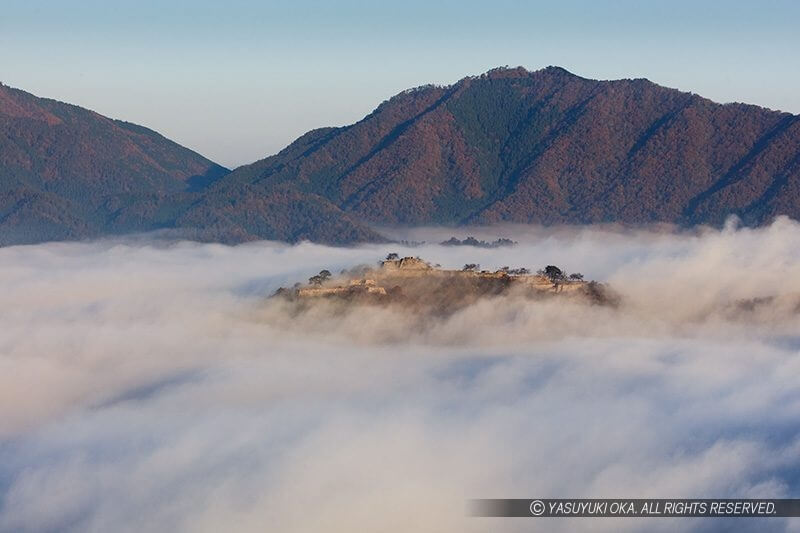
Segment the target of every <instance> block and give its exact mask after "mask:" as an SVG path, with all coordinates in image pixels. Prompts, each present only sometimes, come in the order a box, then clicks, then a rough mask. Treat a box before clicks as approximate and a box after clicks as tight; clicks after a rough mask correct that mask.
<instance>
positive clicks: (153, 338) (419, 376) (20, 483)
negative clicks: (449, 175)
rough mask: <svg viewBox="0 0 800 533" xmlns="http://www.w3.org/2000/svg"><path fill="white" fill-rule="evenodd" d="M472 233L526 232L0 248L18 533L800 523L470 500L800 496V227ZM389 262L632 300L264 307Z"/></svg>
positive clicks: (6, 512) (6, 507)
mask: <svg viewBox="0 0 800 533" xmlns="http://www.w3.org/2000/svg"><path fill="white" fill-rule="evenodd" d="M453 234H454V230H447V229H421V230H414V231H407V232H405V233H404V237H405V238H408V239H413V240H426V241H428V242H430V243H436V242H440V241H442V240H445V239H446V238H448V237H450V236H451V235H453ZM470 234H476V235H477V236H478V237H484V236H485V237H487V238H489V239H494V238H496V237H510V238H513V239H515V240H517V241H518V242H519V244H518V245H517V246H515V247H511V248H498V249H480V248H472V247H443V246H439V245H436V244H425V245H422V246H419V247H414V248H410V247H403V246H397V245H380V246H378V245H372V246H363V247H358V248H331V247H325V246H320V245H313V244H309V243H302V244H299V245H296V246H289V245H283V244H277V243H269V242H261V243H252V244H246V245H241V246H235V247H229V246H223V245H217V244H197V243H187V242H181V243H174V242H173V243H169V242H164V241H158V240H155V241H151V240H146V239H137V240H129V241H101V242H91V243H51V244H43V245H36V246H19V247H10V248H2V249H0V531H2V532H24V531H37V532H38V531H76V532H77V531H80V532H84V531H88V532H108V531H114V532H128V531H131V532H133V531H170V532H175V531H193V532H219V531H243V532H248V531H254V532H255V531H258V532H262V531H280V532H309V531H334V532H336V531H342V532H352V531H384V532H395V531H398V532H399V531H423V532H424V531H436V532H443V531H457V532H464V531H532V530H534V529H536V528H540V529H541V528H544V529H546V530H553V531H558V530H562V531H575V530H584V529H586V530H599V531H605V530H608V531H619V530H623V531H625V530H633V531H639V530H647V531H675V530H688V529H691V530H697V529H701V530H719V529H736V530H742V529H750V530H759V531H764V530H775V531H783V530H800V519H794V520H791V519H790V520H784V519H760V520H755V519H739V520H737V521H735V522H733V521H731V520H733V519H599V520H597V519H596V520H588V519H497V518H492V519H489V518H472V517H469V516H467V514H466V500H467V499H468V498H504V497H509V498H534V497H540V498H549V497H570V498H572V497H575V498H577V497H615V498H621V497H637V498H641V497H657V498H684V497H693V498H723V497H754V498H755V497H759V498H763V497H797V496H800V313H799V311H800V224H798V223H796V222H793V221H790V220H788V219H778V220H777V221H776V222H775V223H773V224H772V225H771V226H769V227H765V228H761V229H737V228H736V227H735V225H734V224H729V225H728V226H727V227H726V228H725V229H723V230H710V229H709V230H698V231H693V232H675V231H669V230H666V229H663V228H662V229H661V230H658V229H652V230H631V229H623V228H614V227H609V228H602V227H587V228H562V229H542V228H530V227H527V228H526V227H508V228H491V229H486V230H483V232H481V231H475V232H470ZM455 235H456V236H458V237H460V238H463V237H464V236H465V234H464V232H463V231H459V232H456V233H455ZM388 252H398V253H400V254H401V255H406V254H408V255H419V256H421V257H423V258H424V259H427V260H429V261H431V262H433V263H440V264H441V265H442V266H444V267H451V268H460V267H461V266H462V265H464V264H465V263H480V264H481V266H482V267H483V268H488V269H494V268H498V267H501V266H511V267H517V266H527V267H530V268H532V269H534V270H535V269H538V268H541V267H543V266H545V265H547V264H555V265H558V266H561V267H563V268H564V269H565V270H567V271H569V272H575V271H580V272H582V273H583V274H584V275H585V276H586V278H588V279H597V280H602V281H605V282H608V283H609V285H610V286H611V287H612V288H613V289H614V290H615V291H616V292H617V293H618V294H619V295H620V297H621V302H622V303H621V305H620V306H619V307H618V308H609V307H603V306H589V305H585V304H581V303H579V302H576V301H573V300H570V299H566V298H565V299H560V298H559V299H552V300H546V301H539V302H536V301H525V300H521V299H508V298H499V299H493V300H487V301H484V302H481V303H479V304H477V305H474V306H471V307H469V308H467V309H464V310H462V311H460V312H458V313H456V314H454V315H452V316H449V317H440V318H430V319H425V320H423V321H420V320H419V319H418V317H414V316H409V313H407V312H405V311H403V310H402V309H398V308H386V309H383V308H356V309H352V310H350V311H349V312H344V313H342V312H337V313H335V314H332V313H329V312H327V311H325V308H321V310H317V311H313V310H312V311H311V312H309V313H307V314H305V315H300V316H290V315H288V314H287V312H286V310H285V309H284V308H283V307H282V306H281V304H279V303H277V302H275V301H274V300H273V301H269V300H267V298H266V297H267V296H268V295H269V294H271V293H272V292H273V291H274V290H275V289H276V288H278V287H279V286H290V285H292V284H293V283H294V282H296V281H303V280H305V279H306V278H308V277H309V276H310V275H312V274H314V273H316V272H318V271H319V270H320V269H322V268H327V269H329V270H331V271H332V272H338V271H340V270H341V269H345V268H349V267H352V266H355V265H358V264H362V263H367V264H374V263H375V262H376V261H377V260H378V259H380V258H382V257H383V256H385V255H386V253H388ZM542 520H547V522H545V523H544V524H543V523H542Z"/></svg>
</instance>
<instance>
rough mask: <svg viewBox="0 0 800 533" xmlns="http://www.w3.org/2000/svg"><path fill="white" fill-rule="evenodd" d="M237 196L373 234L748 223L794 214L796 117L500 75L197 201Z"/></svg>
mask: <svg viewBox="0 0 800 533" xmlns="http://www.w3.org/2000/svg"><path fill="white" fill-rule="evenodd" d="M242 190H247V191H248V194H249V195H252V196H255V197H260V196H264V195H268V194H272V191H276V190H284V191H285V190H292V191H296V192H297V193H298V194H305V193H310V194H314V195H315V196H317V197H321V198H324V199H326V200H328V201H329V202H331V203H332V204H334V205H336V206H338V207H339V208H341V209H342V210H343V211H345V212H347V213H349V214H350V215H351V216H353V217H354V218H355V219H357V220H361V221H366V222H369V223H378V224H431V223H435V224H483V223H494V222H501V221H508V222H523V223H531V222H533V223H543V224H554V223H593V222H611V221H618V222H624V223H633V224H636V223H649V222H658V221H662V222H673V223H679V224H687V225H691V224H698V223H710V224H716V223H720V222H722V221H723V220H724V219H725V218H726V217H727V216H728V215H730V214H737V215H739V216H740V217H742V218H743V219H744V220H745V221H746V222H748V223H752V224H759V223H763V222H766V221H769V220H770V219H771V218H772V217H774V216H775V215H779V214H786V215H790V216H792V217H794V218H800V117H798V116H797V115H792V114H789V113H781V112H777V111H770V110H767V109H763V108H760V107H756V106H752V105H744V104H725V105H721V104H716V103H714V102H711V101H710V100H707V99H705V98H702V97H700V96H698V95H695V94H691V93H685V92H681V91H678V90H674V89H668V88H665V87H661V86H659V85H656V84H654V83H651V82H649V81H647V80H644V79H634V80H617V81H597V80H590V79H585V78H581V77H579V76H576V75H574V74H571V73H569V72H567V71H566V70H564V69H561V68H557V67H548V68H546V69H543V70H539V71H536V72H528V71H526V70H525V69H523V68H515V69H507V68H502V69H495V70H492V71H489V72H487V73H486V74H483V75H481V76H477V77H468V78H464V79H462V80H460V81H459V82H457V83H455V84H453V85H451V86H446V87H438V86H424V87H419V88H416V89H412V90H408V91H404V92H402V93H400V94H398V95H397V96H395V97H393V98H391V99H390V100H388V101H386V102H383V103H382V104H381V105H380V106H379V107H378V108H377V109H376V110H375V111H374V112H373V113H371V114H370V115H369V116H367V117H365V118H364V119H363V120H361V121H360V122H358V123H356V124H353V125H351V126H347V127H342V128H324V129H320V130H315V131H312V132H309V133H307V134H306V135H304V136H302V137H300V138H299V139H298V140H297V141H295V142H294V143H292V144H291V145H290V146H288V147H287V148H286V149H284V150H283V151H281V152H280V153H279V154H277V155H274V156H272V157H268V158H266V159H263V160H261V161H258V162H256V163H254V164H252V165H248V166H244V167H241V168H239V169H236V170H235V171H234V172H232V173H231V174H229V175H227V176H226V177H225V178H224V179H222V180H220V181H219V182H217V183H215V184H214V185H213V186H212V187H210V188H209V189H208V190H207V191H206V192H205V193H204V194H205V196H206V197H207V198H209V199H211V198H225V197H228V196H230V194H231V191H242ZM211 204H212V202H211V201H208V202H206V203H204V204H203V205H198V206H194V207H193V208H192V209H190V212H193V213H197V212H202V213H206V214H210V213H213V212H214V207H213V206H212V205H211Z"/></svg>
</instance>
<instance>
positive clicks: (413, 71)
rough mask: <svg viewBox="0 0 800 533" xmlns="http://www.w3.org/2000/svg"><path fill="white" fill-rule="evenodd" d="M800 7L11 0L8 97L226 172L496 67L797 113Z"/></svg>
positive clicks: (3, 14)
mask: <svg viewBox="0 0 800 533" xmlns="http://www.w3.org/2000/svg"><path fill="white" fill-rule="evenodd" d="M798 20H800V2H796V1H770V2H743V1H735V0H729V1H726V2H722V1H720V2H717V1H713V2H712V1H709V2H699V1H697V0H694V1H670V2H658V3H656V2H639V1H606V2H601V1H573V2H554V1H549V2H532V1H526V2H522V1H519V2H518V1H510V0H495V1H493V2H473V1H470V0H458V1H449V0H448V1H441V2H435V1H431V0H427V1H418V0H405V1H403V2H375V1H369V2H367V1H364V2H361V1H354V0H338V1H335V2H333V1H332V2H317V1H309V0H296V1H292V2H262V1H248V0H228V1H226V2H220V1H217V2H212V1H208V0H192V1H183V0H180V1H172V2H165V1H158V2H157V1H153V0H136V1H128V0H119V1H113V2H109V1H107V0H82V1H80V2H76V1H74V0H73V1H55V0H50V1H41V0H3V1H2V8H1V9H0V81H3V82H4V83H6V84H8V85H11V86H15V87H19V88H22V89H25V90H28V91H30V92H33V93H35V94H37V95H40V96H48V97H53V98H56V99H60V100H64V101H68V102H71V103H75V104H78V105H82V106H85V107H89V108H91V109H94V110H97V111H98V112H100V113H103V114H105V115H108V116H111V117H114V118H122V119H126V120H130V121H132V122H137V123H140V124H143V125H146V126H149V127H151V128H154V129H156V130H157V131H159V132H161V133H163V134H164V135H166V136H168V137H170V138H172V139H174V140H176V141H178V142H180V143H182V144H185V145H187V146H189V147H191V148H193V149H195V150H198V151H199V152H201V153H203V154H204V155H206V156H208V157H210V158H212V159H214V160H216V161H218V162H220V163H222V164H225V165H228V166H236V165H239V164H243V163H247V162H251V161H253V160H256V159H260V158H262V157H264V156H266V155H269V154H271V153H274V152H276V151H278V150H279V149H280V148H282V147H283V146H284V145H286V144H287V143H288V142H290V141H291V140H293V139H294V138H296V137H297V136H298V135H300V134H301V133H303V132H305V131H307V130H309V129H311V128H315V127H319V126H326V125H343V124H348V123H352V122H354V121H356V120H358V119H360V118H361V117H362V116H364V115H365V114H367V113H369V112H370V111H371V110H372V109H374V108H375V107H376V106H377V105H378V104H379V103H380V102H381V101H382V100H384V99H386V98H388V97H390V96H391V95H393V94H395V93H397V92H398V91H400V90H402V89H405V88H408V87H412V86H416V85H421V84H424V83H452V82H454V81H456V80H458V79H459V78H461V77H463V76H465V75H470V74H477V73H480V72H483V71H485V70H488V69H489V68H492V67H495V66H499V65H511V66H516V65H522V66H525V67H526V68H529V69H532V70H533V69H538V68H541V67H544V66H547V65H551V64H552V65H560V66H563V67H565V68H567V69H568V70H570V71H572V72H575V73H577V74H580V75H583V76H586V77H595V78H601V79H608V78H620V77H646V78H649V79H651V80H653V81H655V82H657V83H660V84H663V85H667V86H670V87H677V88H680V89H684V90H691V91H694V92H697V93H699V94H702V95H704V96H707V97H709V98H712V99H714V100H716V101H721V102H727V101H745V102H750V103H757V104H760V105H764V106H767V107H771V108H777V109H783V110H787V111H792V112H795V113H797V112H800V91H799V90H798V89H799V88H800V60H798V57H800V32H798V31H797V21H798Z"/></svg>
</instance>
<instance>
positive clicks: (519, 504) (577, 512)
mask: <svg viewBox="0 0 800 533" xmlns="http://www.w3.org/2000/svg"><path fill="white" fill-rule="evenodd" d="M469 514H471V515H472V516H483V517H532V518H559V517H561V518H567V517H582V518H587V517H598V518H625V517H631V518H648V517H652V518H656V517H661V518H676V517H776V518H777V517H797V516H800V499H716V500H715V499H644V498H634V499H624V498H615V499H586V498H582V499H570V498H562V499H552V498H546V499H545V498H542V499H528V500H522V499H510V500H501V499H494V500H493V499H483V500H470V502H469Z"/></svg>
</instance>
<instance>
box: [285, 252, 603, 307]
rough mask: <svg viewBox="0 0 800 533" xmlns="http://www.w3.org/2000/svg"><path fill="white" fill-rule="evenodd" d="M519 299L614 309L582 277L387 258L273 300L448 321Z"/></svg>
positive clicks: (325, 276)
mask: <svg viewBox="0 0 800 533" xmlns="http://www.w3.org/2000/svg"><path fill="white" fill-rule="evenodd" d="M498 296H515V297H524V298H532V299H542V298H549V297H556V296H558V297H572V298H578V299H582V300H584V301H586V302H588V303H594V304H603V305H613V304H615V296H614V295H613V293H612V292H611V291H610V289H608V287H606V286H604V285H601V284H599V283H597V282H594V281H591V282H587V281H585V280H584V279H583V276H582V275H581V274H578V273H575V274H567V273H566V272H564V271H562V270H561V269H560V268H558V267H556V266H554V265H548V266H547V267H545V268H544V269H542V270H540V271H538V272H536V273H531V272H530V271H529V270H528V269H527V268H524V267H519V268H509V267H502V268H500V269H497V270H493V271H490V270H481V269H480V266H479V265H477V264H467V265H464V267H463V268H462V269H460V270H452V269H449V270H448V269H443V268H441V267H440V266H439V265H431V264H430V263H428V262H427V261H424V260H422V259H420V258H419V257H402V258H401V257H399V256H398V255H397V254H389V256H388V257H386V259H384V260H383V261H380V262H379V263H378V266H377V267H370V266H365V265H362V266H359V267H356V268H354V269H351V270H345V271H342V272H341V273H340V274H339V275H338V276H333V275H332V274H331V273H330V271H328V270H323V271H321V272H320V273H319V274H317V275H315V276H312V277H311V278H310V279H309V280H308V284H305V285H304V284H301V283H298V284H296V285H295V286H294V287H292V288H290V289H287V288H283V287H282V288H279V289H278V290H277V291H276V292H275V294H274V295H273V297H274V298H279V299H283V300H286V301H288V302H291V303H293V304H296V305H297V306H298V309H300V310H302V309H304V308H308V307H310V306H313V305H314V304H315V303H319V302H333V303H337V302H338V303H344V304H360V305H362V304H363V305H400V306H403V307H404V308H413V309H415V310H416V311H417V312H421V313H426V314H427V313H430V314H438V315H447V314H450V313H453V312H455V311H457V310H459V309H461V308H463V307H466V306H468V305H471V304H474V303H476V302H478V301H480V300H481V299H484V298H492V297H498Z"/></svg>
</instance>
